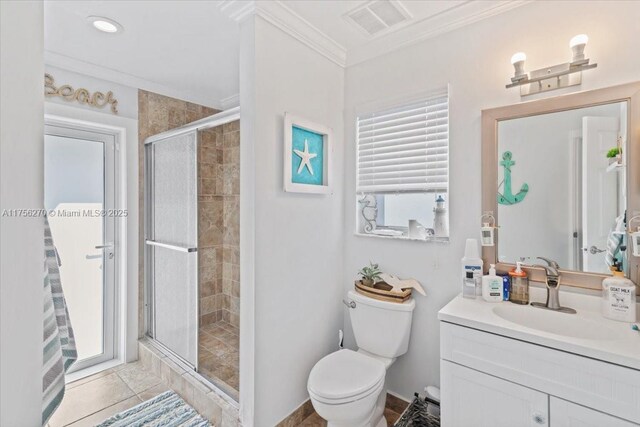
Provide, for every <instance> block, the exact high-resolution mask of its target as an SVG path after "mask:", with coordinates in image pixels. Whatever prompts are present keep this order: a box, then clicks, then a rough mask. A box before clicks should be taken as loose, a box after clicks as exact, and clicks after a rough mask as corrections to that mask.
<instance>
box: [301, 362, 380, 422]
mask: <svg viewBox="0 0 640 427" xmlns="http://www.w3.org/2000/svg"><path fill="white" fill-rule="evenodd" d="M385 374H386V368H385V365H384V363H382V362H381V361H379V360H376V359H375V358H373V357H371V356H367V355H365V354H362V353H358V352H355V351H352V350H339V351H336V352H335V353H331V354H329V355H327V356H325V357H324V358H322V359H321V360H320V361H319V362H318V363H317V364H316V365H315V366H314V367H313V369H312V370H311V374H310V375H309V381H308V383H307V390H308V391H309V396H310V398H311V403H312V404H313V407H314V409H315V410H316V412H317V413H318V415H320V416H321V417H322V418H324V419H325V420H327V422H328V427H343V426H344V427H347V426H348V427H377V426H378V425H380V426H386V421H385V419H384V417H383V416H382V414H383V412H384V401H385V399H384V398H385V396H384V395H385V393H383V392H384V391H385V388H384V383H385Z"/></svg>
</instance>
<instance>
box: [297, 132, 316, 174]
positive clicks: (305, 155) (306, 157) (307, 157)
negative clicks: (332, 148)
mask: <svg viewBox="0 0 640 427" xmlns="http://www.w3.org/2000/svg"><path fill="white" fill-rule="evenodd" d="M293 152H294V153H296V154H297V155H298V156H299V157H300V166H299V167H298V174H300V172H302V170H303V169H304V167H305V166H306V167H307V169H309V173H310V174H311V175H313V167H312V166H311V159H313V158H314V157H317V156H318V155H317V154H316V153H310V152H309V142H308V141H307V140H306V139H305V140H304V151H300V150H293Z"/></svg>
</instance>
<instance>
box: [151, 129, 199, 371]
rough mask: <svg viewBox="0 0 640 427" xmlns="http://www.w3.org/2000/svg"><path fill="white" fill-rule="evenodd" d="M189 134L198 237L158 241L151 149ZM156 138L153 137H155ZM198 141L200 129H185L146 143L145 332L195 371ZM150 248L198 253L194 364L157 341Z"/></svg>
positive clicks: (197, 303)
mask: <svg viewBox="0 0 640 427" xmlns="http://www.w3.org/2000/svg"><path fill="white" fill-rule="evenodd" d="M190 133H194V137H195V140H194V145H195V150H194V154H193V155H194V159H193V160H194V164H195V179H194V181H195V199H196V203H195V204H196V206H195V216H196V223H195V228H196V229H195V236H196V246H195V247H188V246H187V247H181V246H176V245H172V244H166V243H161V242H157V241H155V233H154V231H153V230H154V213H155V211H154V206H155V198H154V196H153V193H154V188H153V185H154V182H153V179H152V177H153V176H154V167H155V165H154V156H153V155H151V151H152V150H153V147H154V145H155V144H156V143H163V142H164V143H167V144H171V142H170V141H166V140H167V139H169V138H173V137H176V136H183V135H188V134H190ZM160 135H164V134H159V135H156V136H160ZM152 138H153V139H152ZM198 143H199V135H198V130H197V129H195V130H185V131H183V132H176V133H174V134H170V135H166V136H163V137H161V138H155V137H150V138H148V139H147V140H146V141H145V145H144V201H145V203H144V243H143V244H144V277H145V304H144V305H145V309H146V316H145V319H146V328H145V330H146V333H147V335H149V336H150V337H151V338H153V341H154V343H155V344H156V345H158V346H160V347H161V348H162V349H164V350H165V351H167V352H169V353H171V354H172V355H173V356H175V357H177V358H178V359H179V360H180V361H181V362H183V363H185V364H186V365H187V366H188V367H189V368H191V369H193V370H194V371H196V372H197V371H198V361H199V344H200V342H199V341H200V340H199V332H200V331H199V326H200V324H199V322H200V280H199V279H200V278H199V272H198V271H199V270H198V269H199V266H198V255H197V252H198V222H199V218H198V188H199V184H198ZM150 247H153V248H155V247H163V248H166V249H170V250H175V251H179V252H184V253H187V254H191V253H196V259H195V261H194V263H195V267H194V268H195V276H196V289H195V293H196V310H195V316H196V345H195V364H193V363H191V362H190V361H188V360H187V359H185V358H184V357H182V356H180V355H179V354H177V353H176V352H175V351H174V350H172V349H170V348H169V347H168V346H166V345H164V344H163V343H162V342H160V341H158V340H157V339H156V338H155V336H156V322H155V274H154V268H153V265H154V254H155V251H154V250H151V249H150Z"/></svg>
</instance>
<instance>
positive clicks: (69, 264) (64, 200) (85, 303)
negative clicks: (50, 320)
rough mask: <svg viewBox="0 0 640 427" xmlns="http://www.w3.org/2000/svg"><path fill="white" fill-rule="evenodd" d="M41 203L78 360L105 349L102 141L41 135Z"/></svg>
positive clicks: (95, 354)
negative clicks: (47, 215)
mask: <svg viewBox="0 0 640 427" xmlns="http://www.w3.org/2000/svg"><path fill="white" fill-rule="evenodd" d="M44 170H45V180H44V182H45V208H46V209H47V210H48V211H50V213H49V224H50V226H51V234H52V237H53V241H54V244H55V246H56V249H57V251H58V256H59V258H60V261H61V265H60V279H61V281H62V285H63V288H64V294H65V299H66V301H67V305H68V309H69V317H70V318H71V322H72V326H73V330H74V333H75V339H76V345H77V349H78V361H81V360H85V359H89V358H92V357H94V356H98V355H101V354H102V353H103V352H104V314H105V313H104V298H105V295H104V271H103V252H102V250H100V249H96V248H95V247H96V246H99V245H103V244H104V243H105V241H104V218H103V217H102V216H101V215H93V214H91V213H93V212H96V211H100V210H102V209H104V201H105V190H104V189H105V182H104V176H105V174H104V172H105V171H104V143H103V142H99V141H90V140H83V139H75V138H68V137H62V136H53V135H45V169H44Z"/></svg>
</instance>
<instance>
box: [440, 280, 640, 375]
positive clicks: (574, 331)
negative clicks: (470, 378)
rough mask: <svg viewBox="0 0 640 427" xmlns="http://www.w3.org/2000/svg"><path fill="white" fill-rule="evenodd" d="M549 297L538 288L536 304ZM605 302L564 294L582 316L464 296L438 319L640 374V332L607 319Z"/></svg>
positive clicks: (568, 304)
mask: <svg viewBox="0 0 640 427" xmlns="http://www.w3.org/2000/svg"><path fill="white" fill-rule="evenodd" d="M545 292H546V290H545V289H542V288H535V287H532V288H531V292H530V294H531V301H544V300H545V295H546V293H545ZM600 301H601V300H600V297H599V296H595V295H585V294H579V293H573V292H563V291H561V292H560V302H561V304H562V305H563V306H566V307H571V308H574V309H576V311H577V313H576V314H566V313H556V312H552V311H549V310H544V309H540V308H535V307H532V306H522V305H517V304H513V303H511V302H509V301H504V302H500V303H488V302H485V301H484V300H483V299H482V297H478V298H476V299H467V298H463V297H462V295H458V296H457V297H455V298H454V299H453V300H451V301H450V302H449V303H448V304H447V305H446V306H445V307H443V308H442V310H440V312H439V313H438V319H439V320H440V321H443V322H448V323H453V324H457V325H461V326H466V327H469V328H473V329H478V330H481V331H485V332H490V333H493V334H497V335H502V336H505V337H509V338H514V339H517V340H521V341H526V342H531V343H534V344H538V345H543V346H546V347H550V348H555V349H558V350H562V351H566V352H570V353H575V354H578V355H581V356H586V357H590V358H593V359H598V360H602V361H605V362H609V363H615V364H617V365H621V366H626V367H629V368H633V369H638V370H640V332H637V331H634V330H632V329H631V324H630V323H624V322H616V321H614V320H609V319H607V318H605V317H603V316H602V315H601V312H600ZM638 305H639V306H640V304H638ZM638 308H639V309H640V307H638ZM639 313H640V312H639ZM507 319H509V320H507ZM525 325H527V326H525ZM554 332H555V333H554Z"/></svg>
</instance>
